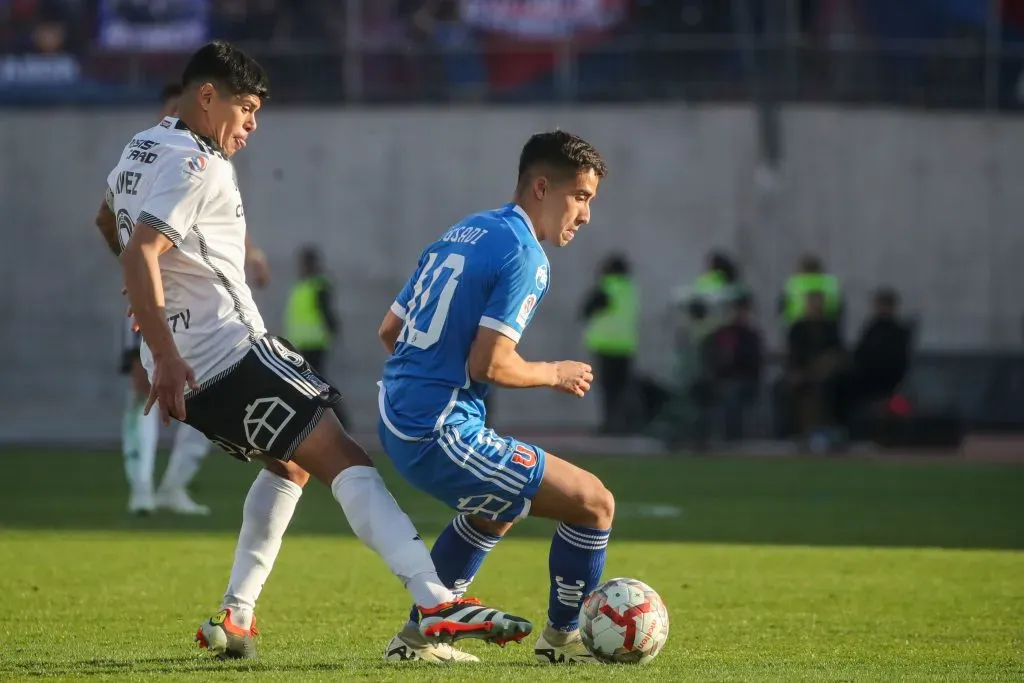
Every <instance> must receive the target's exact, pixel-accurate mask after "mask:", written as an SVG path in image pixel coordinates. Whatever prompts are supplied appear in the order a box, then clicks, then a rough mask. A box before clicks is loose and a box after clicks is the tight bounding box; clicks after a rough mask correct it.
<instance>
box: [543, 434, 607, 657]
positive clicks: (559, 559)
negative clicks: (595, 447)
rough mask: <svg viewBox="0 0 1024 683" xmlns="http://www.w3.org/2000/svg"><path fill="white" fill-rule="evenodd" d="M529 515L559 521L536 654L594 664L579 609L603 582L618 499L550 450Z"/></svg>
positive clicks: (553, 539) (591, 476)
mask: <svg viewBox="0 0 1024 683" xmlns="http://www.w3.org/2000/svg"><path fill="white" fill-rule="evenodd" d="M530 514H531V515H532V516H534V517H546V518H548V519H553V520H555V521H557V522H559V525H558V527H557V529H556V530H555V535H554V537H553V538H552V540H551V551H550V554H549V556H548V570H549V572H550V575H551V589H550V594H549V597H548V625H547V628H545V629H544V631H543V632H542V634H541V636H540V638H539V639H538V641H537V645H536V647H535V649H534V654H535V656H536V658H537V660H538V661H540V662H544V663H552V664H554V663H593V662H595V660H594V658H593V657H592V656H591V655H590V653H589V652H588V651H587V649H586V647H585V646H584V645H583V642H582V640H581V638H580V635H579V611H580V604H581V603H582V601H583V598H585V597H586V596H587V595H588V594H589V593H590V592H591V591H592V590H593V589H594V588H596V587H597V585H598V583H599V582H600V580H601V572H602V571H603V570H604V562H605V553H606V549H607V547H608V538H609V536H610V534H611V528H612V520H613V518H614V517H615V499H614V497H613V496H612V494H611V492H610V491H609V490H608V489H607V488H605V486H604V484H603V483H601V480H600V479H598V478H597V477H596V476H594V475H593V474H591V473H590V472H587V471H586V470H584V469H581V468H579V467H576V466H575V465H573V464H572V463H570V462H567V461H565V460H562V459H561V458H559V457H557V456H554V455H551V454H547V457H546V463H545V468H544V476H543V478H542V480H541V483H540V488H539V489H538V490H537V493H536V495H535V496H534V497H533V505H532V507H531V509H530Z"/></svg>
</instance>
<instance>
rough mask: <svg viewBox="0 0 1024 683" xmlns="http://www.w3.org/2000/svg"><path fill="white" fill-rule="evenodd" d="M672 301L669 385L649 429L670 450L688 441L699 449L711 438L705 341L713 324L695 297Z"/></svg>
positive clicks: (711, 388) (709, 372)
mask: <svg viewBox="0 0 1024 683" xmlns="http://www.w3.org/2000/svg"><path fill="white" fill-rule="evenodd" d="M675 304H676V309H675V310H674V311H673V319H674V323H675V324H674V330H673V334H674V339H675V354H676V355H675V361H676V362H675V368H674V377H673V386H672V388H671V389H670V390H669V392H668V397H667V398H666V400H665V401H664V405H663V408H662V410H661V414H660V415H658V417H657V419H656V420H655V423H654V424H653V425H652V426H651V432H652V435H653V436H655V437H658V438H661V439H662V440H664V442H665V444H666V446H667V447H668V448H670V449H676V448H679V447H680V446H683V445H686V444H689V445H690V446H692V447H693V448H694V449H696V450H698V451H702V450H704V449H705V448H707V447H708V445H709V440H710V437H711V408H712V405H713V398H714V377H713V375H712V362H711V354H710V348H711V345H710V343H709V340H710V339H711V337H712V333H713V332H714V330H715V328H716V326H717V323H716V322H713V321H712V320H711V319H710V316H709V313H708V306H707V304H705V303H704V302H703V301H702V300H701V299H699V298H693V297H684V298H676V299H675Z"/></svg>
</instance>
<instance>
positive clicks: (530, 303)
mask: <svg viewBox="0 0 1024 683" xmlns="http://www.w3.org/2000/svg"><path fill="white" fill-rule="evenodd" d="M536 305H537V295H536V294H527V295H526V298H525V299H523V305H522V306H520V307H519V315H517V316H516V323H518V324H519V327H526V323H527V322H529V320H530V313H532V312H533V307H534V306H536Z"/></svg>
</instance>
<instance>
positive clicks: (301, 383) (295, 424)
mask: <svg viewBox="0 0 1024 683" xmlns="http://www.w3.org/2000/svg"><path fill="white" fill-rule="evenodd" d="M340 399H341V395H340V394H339V393H338V391H337V389H335V388H334V387H332V386H331V385H330V384H329V383H328V382H327V381H326V380H324V379H323V378H322V377H321V376H320V375H318V374H317V373H316V371H314V370H313V368H311V367H310V365H309V363H307V362H306V359H305V358H303V357H302V356H300V355H299V354H298V353H296V352H295V351H293V350H292V346H291V344H289V343H288V342H286V341H285V340H283V339H279V338H277V337H272V336H269V335H268V336H265V337H263V338H262V339H260V340H259V341H257V342H256V343H255V344H254V345H253V347H252V349H250V351H249V353H247V354H246V355H245V357H243V358H242V360H240V361H239V362H238V363H236V364H235V365H233V366H231V367H230V368H228V369H227V370H225V371H223V372H221V373H220V374H218V375H217V376H215V377H212V378H211V379H209V380H207V381H206V382H203V384H202V386H200V387H199V388H198V389H196V390H195V391H190V392H187V393H186V394H185V413H186V420H185V422H186V423H187V424H189V425H191V426H193V427H195V428H196V429H198V430H199V431H200V432H202V433H203V434H205V435H206V438H208V439H209V440H210V441H212V442H213V443H214V444H216V445H217V446H219V447H220V448H222V449H224V451H225V452H227V453H229V454H230V455H233V456H234V457H236V458H238V459H240V460H246V461H248V460H250V459H251V458H252V456H253V455H254V454H255V453H266V454H267V455H270V456H272V457H274V458H277V459H278V460H288V459H289V458H291V456H292V453H294V452H295V449H296V448H298V446H299V444H300V443H302V441H303V439H305V438H306V437H307V436H309V433H310V432H311V431H313V428H314V427H315V426H316V425H317V423H318V422H319V421H320V418H321V416H323V414H324V411H325V410H327V409H329V408H330V407H331V406H332V405H334V404H335V403H337V402H338V401H339V400H340Z"/></svg>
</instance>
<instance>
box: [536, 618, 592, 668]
mask: <svg viewBox="0 0 1024 683" xmlns="http://www.w3.org/2000/svg"><path fill="white" fill-rule="evenodd" d="M533 655H534V657H536V658H537V661H538V662H540V663H541V664H599V663H600V662H599V661H598V660H597V659H596V658H595V657H594V655H592V654H590V650H588V649H587V646H586V645H584V644H583V638H581V637H580V632H579V629H577V630H575V631H571V632H569V633H564V632H562V631H556V630H555V629H553V628H551V627H550V626H548V627H547V628H545V629H544V632H543V633H541V634H540V638H538V639H537V645H536V646H534V648H533Z"/></svg>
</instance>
